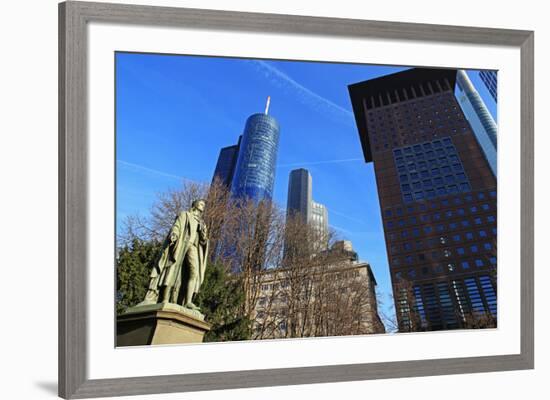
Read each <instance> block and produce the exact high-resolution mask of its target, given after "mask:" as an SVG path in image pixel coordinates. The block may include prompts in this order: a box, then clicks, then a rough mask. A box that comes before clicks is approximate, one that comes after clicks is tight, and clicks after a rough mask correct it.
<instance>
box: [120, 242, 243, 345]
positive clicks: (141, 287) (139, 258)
mask: <svg viewBox="0 0 550 400" xmlns="http://www.w3.org/2000/svg"><path fill="white" fill-rule="evenodd" d="M161 247H162V246H161V243H160V242H157V241H148V240H143V239H138V238H134V239H132V240H131V241H130V242H129V243H128V244H126V245H124V246H123V247H121V248H120V249H119V252H118V257H117V298H116V311H117V314H120V313H122V312H124V311H125V310H126V309H127V308H129V307H132V306H135V305H136V304H138V303H139V302H141V301H142V300H143V299H144V298H145V293H146V292H147V286H148V284H149V274H150V272H151V269H152V268H153V266H154V263H155V262H156V261H157V259H158V256H159V253H160V251H161ZM196 301H197V303H196V304H197V305H198V306H199V307H200V308H201V312H203V313H204V314H205V320H206V321H207V322H208V323H209V324H211V325H212V329H211V331H210V332H208V333H207V334H206V336H205V338H204V341H205V342H218V341H229V340H247V339H250V336H251V330H250V327H251V326H252V324H251V322H250V321H249V320H248V319H247V318H245V317H243V316H242V314H243V312H242V311H243V304H244V291H243V289H242V285H241V283H240V281H239V280H238V279H237V278H235V277H231V276H229V275H228V274H227V273H226V272H225V269H224V267H223V265H222V264H220V263H209V264H208V265H207V267H206V272H205V277H204V282H203V284H202V286H201V290H200V292H199V293H198V295H197V299H196Z"/></svg>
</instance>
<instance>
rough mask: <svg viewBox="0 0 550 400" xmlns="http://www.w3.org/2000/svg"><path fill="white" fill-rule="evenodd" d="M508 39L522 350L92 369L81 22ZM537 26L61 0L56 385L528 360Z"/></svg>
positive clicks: (406, 371) (163, 387)
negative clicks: (295, 364)
mask: <svg viewBox="0 0 550 400" xmlns="http://www.w3.org/2000/svg"><path fill="white" fill-rule="evenodd" d="M89 22H107V23H117V24H140V25H156V26H173V27H193V28H206V29H217V30H233V31H235V30H238V31H248V32H260V31H261V32H276V33H287V34H308V35H324V36H333V37H355V38H384V39H399V40H417V41H426V42H440V43H441V42H443V43H462V44H483V45H497V46H512V47H516V48H519V49H520V51H521V110H520V112H521V353H520V354H509V355H498V356H486V357H468V358H451V359H436V360H411V361H402V362H382V363H369V364H351V365H328V366H317V367H304V368H284V369H270V370H249V371H236V372H219V373H197V374H185V375H170V376H142V377H132V378H120V379H99V380H94V379H89V378H88V376H87V371H86V359H87V353H86V346H87V337H86V328H87V311H86V302H87V288H86V276H87V272H86V271H87V268H88V265H87V252H88V249H87V247H86V243H87V210H88V181H87V179H88V178H87V177H88V138H87V135H88V133H87V118H88V116H87V90H88V88H87V87H86V74H87V71H86V68H87V67H86V66H87V24H88V23H89ZM533 60H534V33H533V32H532V31H520V30H507V29H488V28H475V27H457V26H443V25H429V24H412V23H396V22H380V21H363V20H351V19H337V18H319V17H305V16H293V15H278V14H258V13H243V12H227V11H214V10H199V9H185V8H168V7H154V6H137V5H122V4H107V3H91V2H72V1H71V2H65V3H61V4H59V395H60V396H61V397H63V398H90V397H104V396H120V395H137V394H151V393H169V392H185V391H199V390H214V389H230V388H249V387H261V386H277V385H295V384H306V383H321V382H342V381H353V380H365V379H383V378H397V377H415V376H426V375H444V374H460V373H472V372H487V371H507V370H520V369H532V368H534V237H533V235H534V228H533V224H534V197H533V195H534V180H533V178H534V119H533V118H534V105H533V100H534V62H533Z"/></svg>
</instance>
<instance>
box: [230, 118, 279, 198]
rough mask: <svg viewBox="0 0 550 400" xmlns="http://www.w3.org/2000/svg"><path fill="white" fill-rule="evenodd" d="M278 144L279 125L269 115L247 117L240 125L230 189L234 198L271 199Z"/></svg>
mask: <svg viewBox="0 0 550 400" xmlns="http://www.w3.org/2000/svg"><path fill="white" fill-rule="evenodd" d="M278 146H279V124H278V123H277V121H276V120H275V118H273V117H272V116H270V115H267V114H254V115H252V116H250V117H249V118H248V119H247V121H246V125H245V128H244V133H243V136H242V140H241V146H240V149H239V156H238V158H237V164H236V166H235V174H234V176H233V182H232V185H231V192H232V193H233V195H234V196H235V197H238V198H245V197H248V198H250V199H253V200H256V201H261V200H264V199H267V200H271V198H272V196H273V184H274V182H275V164H276V161H277V150H278Z"/></svg>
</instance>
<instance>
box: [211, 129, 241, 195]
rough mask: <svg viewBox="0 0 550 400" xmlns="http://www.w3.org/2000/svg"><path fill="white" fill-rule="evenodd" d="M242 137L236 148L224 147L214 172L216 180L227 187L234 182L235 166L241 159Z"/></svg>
mask: <svg viewBox="0 0 550 400" xmlns="http://www.w3.org/2000/svg"><path fill="white" fill-rule="evenodd" d="M241 139H242V136H239V142H238V143H237V144H236V145H234V146H228V147H224V148H223V149H221V150H220V155H219V156H218V162H217V163H216V169H215V170H214V176H213V177H212V181H214V179H215V178H218V179H219V180H220V181H221V182H222V183H223V184H224V185H225V186H227V187H228V188H230V187H231V184H232V182H233V175H234V173H235V166H236V164H237V158H238V157H239V148H240V144H241Z"/></svg>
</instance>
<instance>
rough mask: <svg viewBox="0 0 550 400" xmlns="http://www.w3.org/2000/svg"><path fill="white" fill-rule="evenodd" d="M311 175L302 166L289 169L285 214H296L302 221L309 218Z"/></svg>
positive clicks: (306, 221)
mask: <svg viewBox="0 0 550 400" xmlns="http://www.w3.org/2000/svg"><path fill="white" fill-rule="evenodd" d="M311 202H312V199H311V175H310V174H309V171H308V170H307V169H304V168H300V169H294V170H292V171H290V175H289V178H288V198H287V202H286V213H287V215H297V216H299V217H300V218H301V219H302V221H303V222H304V223H308V222H309V221H310V220H311Z"/></svg>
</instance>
